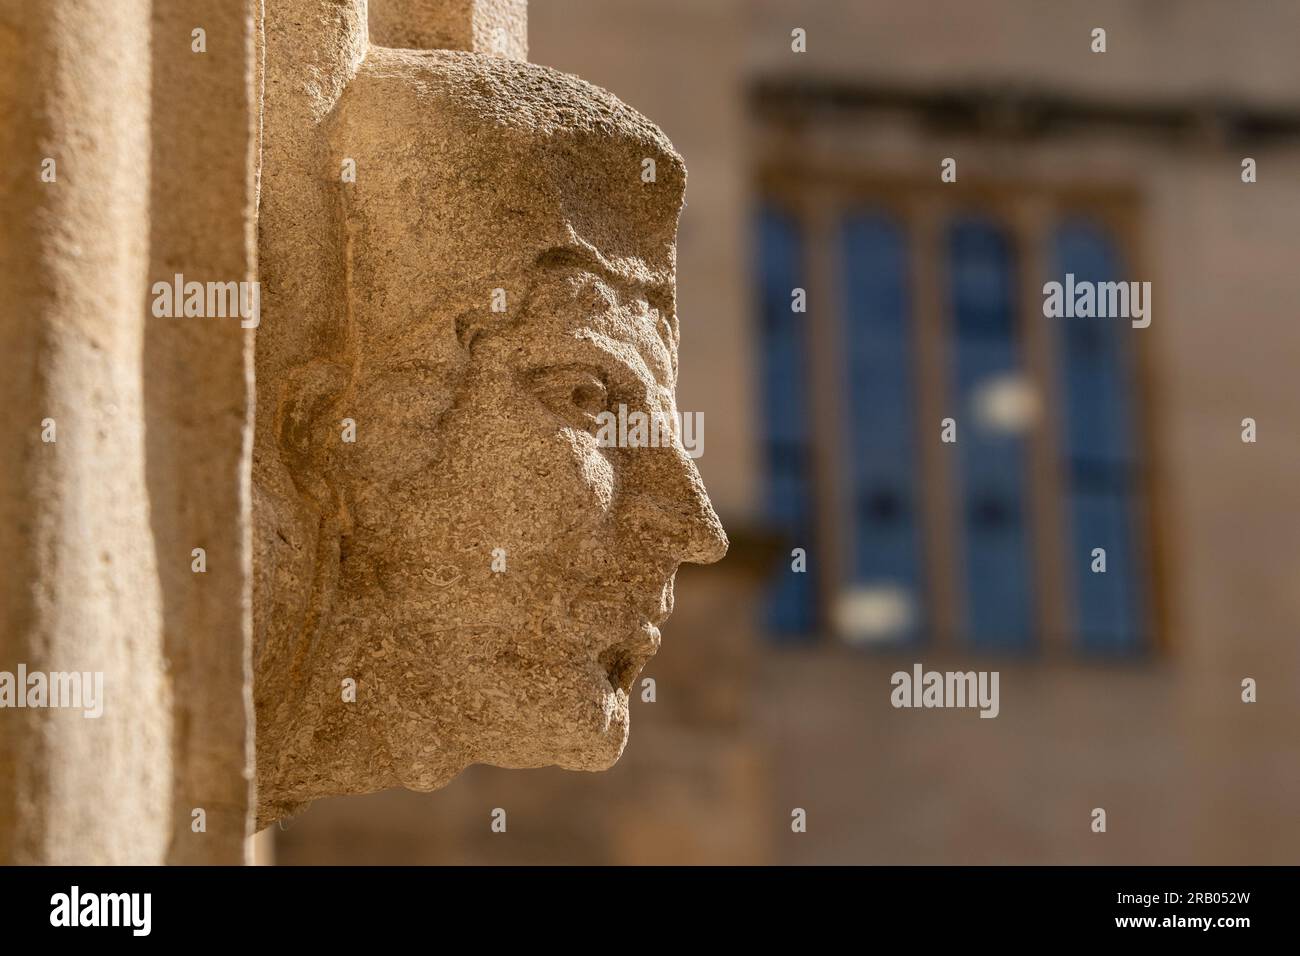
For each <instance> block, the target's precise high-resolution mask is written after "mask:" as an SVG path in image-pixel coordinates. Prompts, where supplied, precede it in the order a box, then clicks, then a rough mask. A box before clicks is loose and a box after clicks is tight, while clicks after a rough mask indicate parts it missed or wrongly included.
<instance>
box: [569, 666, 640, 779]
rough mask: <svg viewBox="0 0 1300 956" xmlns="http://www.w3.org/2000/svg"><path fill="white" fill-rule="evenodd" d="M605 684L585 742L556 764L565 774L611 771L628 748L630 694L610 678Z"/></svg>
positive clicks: (604, 678) (603, 682)
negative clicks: (569, 771) (569, 772)
mask: <svg viewBox="0 0 1300 956" xmlns="http://www.w3.org/2000/svg"><path fill="white" fill-rule="evenodd" d="M638 669H639V668H638ZM601 683H602V684H603V687H602V689H601V693H600V699H599V704H598V707H599V711H598V716H597V719H596V720H594V721H593V722H592V726H591V728H590V729H589V730H588V732H587V733H586V734H583V735H582V736H583V738H584V739H581V740H579V741H575V743H576V744H577V746H575V747H573V748H572V749H571V750H569V751H568V753H567V754H566V755H565V757H563V758H561V759H559V760H557V761H556V764H557V765H558V766H560V767H563V768H564V769H565V770H608V769H609V768H610V767H612V766H614V764H616V763H618V758H619V757H621V756H622V755H623V748H624V747H626V746H627V738H628V730H629V727H630V719H631V715H630V713H629V708H628V695H627V692H626V691H625V690H624V689H623V688H622V687H616V686H612V685H611V684H610V682H609V680H608V678H607V677H602V678H601Z"/></svg>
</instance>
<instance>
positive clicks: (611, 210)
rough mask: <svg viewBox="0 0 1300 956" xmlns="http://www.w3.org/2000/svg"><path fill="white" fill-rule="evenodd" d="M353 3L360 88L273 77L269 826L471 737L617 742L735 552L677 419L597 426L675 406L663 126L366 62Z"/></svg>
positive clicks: (447, 56)
mask: <svg viewBox="0 0 1300 956" xmlns="http://www.w3.org/2000/svg"><path fill="white" fill-rule="evenodd" d="M267 16H268V18H269V19H268V24H267V49H268V91H269V90H270V89H271V86H272V84H273V83H275V82H276V81H277V80H276V77H277V73H276V67H275V65H274V64H275V62H276V58H275V56H274V55H272V54H273V53H274V49H275V48H274V44H273V37H275V36H277V35H278V34H279V32H280V31H279V29H278V28H276V27H275V25H274V24H273V23H272V12H271V11H270V10H268V13H267ZM314 22H320V18H314ZM336 22H338V23H340V24H341V25H342V28H341V29H339V30H338V32H337V34H336V36H335V38H334V41H333V42H334V47H333V49H334V51H335V52H334V53H333V54H332V55H331V56H329V57H327V59H328V60H329V61H330V62H333V63H335V64H337V65H338V67H339V69H340V70H341V71H343V74H344V75H346V77H347V81H346V84H337V83H336V82H335V81H334V79H333V78H332V77H331V78H330V79H329V80H328V81H327V82H325V83H322V84H320V85H319V87H318V88H314V89H310V90H308V89H299V90H297V91H295V96H296V98H295V99H292V100H291V99H290V98H289V97H288V96H286V98H285V99H284V100H282V101H281V106H280V109H281V110H283V111H284V112H281V113H280V114H279V115H278V116H277V115H276V112H275V107H274V105H273V101H272V100H271V97H270V94H269V92H268V111H267V117H266V131H267V133H266V139H265V141H264V178H263V217H262V220H261V234H262V250H263V255H262V260H261V267H262V274H263V277H264V279H265V280H266V282H267V290H268V291H267V309H266V320H265V322H264V326H263V329H262V330H261V332H260V336H259V341H258V356H257V362H258V394H259V402H258V404H259V416H258V431H257V446H256V453H255V475H254V477H255V502H256V503H255V516H256V526H257V542H256V556H255V582H256V583H255V618H256V625H255V630H256V640H257V644H256V651H255V655H256V692H255V697H256V706H257V721H258V743H257V748H258V752H257V764H258V789H259V808H258V824H259V825H265V824H266V823H269V822H271V821H273V820H275V819H277V818H280V817H283V816H285V815H287V814H290V813H293V812H295V811H296V810H297V809H299V808H300V807H302V806H303V805H305V804H306V803H307V802H309V801H311V800H312V799H315V798H317V797H320V796H325V795H330V794H341V793H357V792H366V791H371V790H376V789H381V788H385V787H393V786H404V787H408V788H411V789H416V790H432V789H435V788H437V787H439V786H442V785H443V784H445V783H446V782H447V781H448V780H450V779H451V778H452V777H453V776H455V775H456V774H457V773H459V772H460V771H461V770H462V769H464V768H465V767H466V766H468V765H469V764H471V763H476V762H482V763H491V764H495V765H498V766H505V767H535V766H543V765H550V764H556V765H559V766H563V767H568V768H572V769H586V770H597V769H603V768H605V767H608V766H610V765H611V764H612V763H613V762H614V761H616V760H617V759H618V757H619V755H620V754H621V753H622V750H623V747H624V744H625V742H626V739H627V720H628V709H627V704H628V692H629V690H630V689H631V686H632V682H633V681H634V680H635V678H636V675H637V674H638V672H639V671H640V669H641V667H642V665H643V664H644V663H645V662H646V660H647V659H648V658H649V657H650V656H651V655H653V653H654V652H655V650H656V649H657V647H658V643H659V632H658V629H657V625H658V624H659V623H661V622H662V621H663V620H664V619H665V618H666V617H667V615H668V614H669V613H670V611H671V609H672V579H673V576H674V573H675V571H676V569H677V567H678V565H679V564H680V563H682V562H685V561H696V562H709V561H713V560H717V558H719V557H720V556H721V555H722V554H723V553H724V551H725V549H726V538H725V536H724V534H723V532H722V529H721V526H720V524H719V522H718V519H717V517H716V515H715V514H714V513H713V510H712V507H711V506H710V504H709V502H708V498H707V496H706V494H705V492H704V489H703V486H702V483H701V481H700V477H699V473H698V471H697V470H696V468H695V466H694V464H693V462H692V461H691V459H690V458H689V457H688V456H687V455H686V454H685V452H684V451H683V450H682V448H681V447H680V444H673V443H670V444H668V445H665V446H664V447H651V448H602V447H598V446H597V441H596V437H595V432H596V425H595V421H596V419H595V416H596V415H598V414H599V413H600V412H602V411H605V410H613V409H617V407H618V406H619V405H620V404H621V405H624V406H626V407H627V408H628V409H633V410H641V411H644V412H647V413H650V412H660V413H663V414H665V415H671V414H672V413H673V412H674V411H675V403H674V388H675V384H676V367H677V356H676V351H677V341H678V328H677V315H676V308H675V300H674V288H673V285H674V242H675V235H676V228H677V217H678V213H679V211H680V208H681V204H682V195H683V190H684V186H685V170H684V167H683V165H682V162H681V159H680V157H678V156H677V154H676V153H675V152H674V151H673V149H672V146H671V145H670V144H669V143H668V141H667V139H666V138H665V137H664V136H663V134H662V133H661V132H660V131H659V130H658V129H657V128H656V127H655V126H654V125H653V124H652V123H650V122H649V121H648V120H646V119H645V118H644V117H642V116H641V115H640V114H638V113H637V112H635V111H634V110H632V109H630V108H629V107H627V106H625V105H624V104H622V103H621V102H619V101H618V100H617V99H616V98H614V97H613V96H611V95H610V94H608V93H606V92H604V91H602V90H599V89H597V88H595V87H593V86H591V85H589V84H587V83H584V82H582V81H581V80H578V79H576V78H574V77H570V76H566V75H564V74H561V73H558V72H556V71H554V70H550V69H546V68H544V67H539V66H532V65H529V64H526V63H520V62H515V61H512V60H510V59H506V58H503V57H498V56H491V55H484V54H478V53H472V52H448V51H441V52H429V51H414V50H390V49H385V48H382V47H369V48H368V49H365V50H363V56H362V57H360V58H358V57H357V55H356V53H357V46H358V43H359V34H358V33H357V32H355V31H354V30H352V29H350V24H349V22H348V21H347V20H346V18H343V19H341V20H338V21H336ZM282 81H283V80H282ZM284 82H286V84H287V83H288V82H289V81H284ZM340 85H342V86H343V88H342V89H341V90H339V87H340ZM336 90H338V91H339V92H337V98H336V99H334V100H331V96H332V95H335V91H336ZM290 110H293V111H295V112H294V113H293V114H290V113H289V112H288V111H290ZM317 121H319V126H318V128H314V127H312V124H313V123H314V122H317ZM294 123H298V124H306V125H305V127H303V126H301V125H300V127H299V128H297V130H296V135H295V134H292V133H290V134H284V139H283V140H282V141H280V142H277V135H279V134H277V133H276V130H282V129H283V127H284V126H285V125H292V124H294ZM281 149H283V150H284V152H285V154H287V155H285V156H280V155H277V153H278V152H279V151H280V150H281ZM647 160H649V161H653V164H654V171H655V175H654V177H653V179H652V180H651V181H646V180H645V179H643V175H642V174H643V171H644V170H645V169H646V168H647V167H646V165H645V163H646V161H647ZM281 163H283V165H282V166H278V164H281ZM277 168H279V169H280V172H278V173H277V172H276V171H275V170H276V169H277ZM349 168H351V169H354V170H355V181H353V180H352V179H351V178H349V176H347V175H345V172H344V171H345V170H348V169H349ZM291 170H292V172H291ZM278 190H284V191H285V192H284V193H282V194H281V195H278V196H277V195H275V194H276V192H277V191H278ZM272 205H274V208H275V209H276V210H277V217H278V218H277V219H276V220H274V221H273V220H272V219H271V218H270V216H269V215H268V210H269V209H270V208H272ZM292 230H299V231H303V232H305V233H309V234H310V238H308V236H305V235H304V236H303V237H302V238H301V241H290V239H289V238H288V235H289V232H290V231H292ZM281 245H282V248H283V250H284V253H285V255H284V259H283V260H281V259H280V258H278V257H277V256H276V255H274V254H269V252H268V251H269V250H271V249H274V248H277V247H281ZM304 248H310V250H311V254H310V256H308V257H307V259H308V260H309V261H305V260H304V257H303V255H302V254H301V251H302V250H303V249H304ZM350 430H351V431H350ZM350 684H355V699H352V697H351V696H350Z"/></svg>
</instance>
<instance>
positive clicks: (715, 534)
mask: <svg viewBox="0 0 1300 956" xmlns="http://www.w3.org/2000/svg"><path fill="white" fill-rule="evenodd" d="M637 457H638V459H639V461H638V464H639V465H641V468H639V469H638V471H640V472H641V474H640V475H639V476H638V478H639V480H638V481H637V484H638V485H639V490H640V493H639V494H638V495H637V499H638V510H639V511H640V515H641V519H642V527H643V530H644V532H645V533H646V534H647V535H648V536H650V537H653V538H658V539H659V540H660V541H662V542H663V543H664V544H665V545H666V546H667V547H668V548H669V549H670V550H671V552H672V555H673V557H674V558H675V559H676V560H678V561H680V562H686V563H690V564H712V563H713V562H715V561H720V560H721V559H722V557H723V556H724V555H725V554H726V553H727V547H728V542H727V533H726V531H724V530H723V528H722V522H721V521H720V520H719V519H718V515H717V512H715V511H714V510H713V503H712V502H711V501H709V493H708V492H707V491H705V490H704V479H703V478H702V477H701V476H700V470H699V469H698V468H696V467H695V462H694V461H693V460H692V459H691V457H690V456H689V455H687V454H686V452H685V451H684V450H683V449H682V448H680V447H669V448H647V449H642V450H641V452H640V454H639V455H638V456H637Z"/></svg>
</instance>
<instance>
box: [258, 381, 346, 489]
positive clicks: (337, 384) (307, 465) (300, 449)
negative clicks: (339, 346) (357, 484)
mask: <svg viewBox="0 0 1300 956" xmlns="http://www.w3.org/2000/svg"><path fill="white" fill-rule="evenodd" d="M347 382H348V373H347V371H346V370H345V369H344V368H343V367H342V366H340V365H338V364H336V363H334V362H326V361H320V362H312V363H310V364H308V365H304V366H302V367H300V368H298V369H296V370H295V371H294V372H293V373H292V374H290V375H289V376H288V377H287V379H286V381H285V385H284V388H283V390H282V391H281V393H280V394H281V398H280V407H279V408H278V409H277V411H276V420H275V438H276V446H277V447H278V448H279V450H280V458H281V460H282V461H283V462H284V465H285V468H286V469H287V470H288V472H289V475H290V477H291V478H292V479H293V483H294V485H295V486H296V487H297V488H298V491H299V492H300V493H301V494H302V495H304V496H305V497H307V498H310V499H311V500H312V501H314V502H315V503H316V504H317V505H318V506H319V507H321V508H322V509H324V508H331V509H332V508H333V506H334V505H335V503H336V500H335V499H336V495H335V494H334V491H333V488H332V485H331V483H330V482H329V481H328V480H327V479H326V475H327V474H328V473H329V472H330V471H331V470H332V469H331V467H330V464H331V461H332V460H333V458H334V455H333V453H332V449H331V447H330V444H329V439H330V436H331V435H333V436H334V438H335V439H338V438H339V432H338V431H337V429H336V428H335V426H336V425H337V424H338V423H337V422H335V421H334V419H333V412H334V411H335V410H336V409H337V408H338V400H339V397H340V396H341V395H342V394H343V390H344V389H345V388H346V387H347Z"/></svg>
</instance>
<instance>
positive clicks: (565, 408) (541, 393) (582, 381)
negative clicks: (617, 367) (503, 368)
mask: <svg viewBox="0 0 1300 956" xmlns="http://www.w3.org/2000/svg"><path fill="white" fill-rule="evenodd" d="M532 387H533V391H534V392H535V393H536V394H537V397H538V398H539V399H541V401H542V404H544V405H546V407H547V408H549V409H550V410H551V411H552V412H554V413H555V414H556V415H558V416H559V417H560V418H562V419H564V421H566V422H568V423H569V424H570V425H573V426H574V427H577V428H583V429H587V430H594V429H595V428H596V427H597V425H598V422H597V421H596V416H597V415H599V414H600V413H601V412H603V411H607V410H608V409H609V389H608V388H607V387H606V385H605V383H604V381H603V380H602V379H601V377H600V375H599V374H598V373H597V372H596V371H595V370H594V369H591V368H588V367H586V366H583V365H567V366H558V367H554V368H546V369H540V370H538V371H536V372H534V373H533V374H532Z"/></svg>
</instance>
